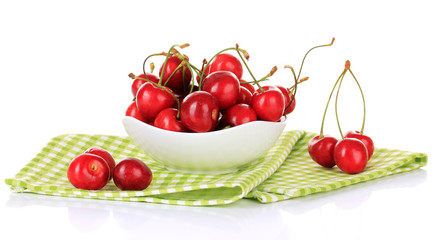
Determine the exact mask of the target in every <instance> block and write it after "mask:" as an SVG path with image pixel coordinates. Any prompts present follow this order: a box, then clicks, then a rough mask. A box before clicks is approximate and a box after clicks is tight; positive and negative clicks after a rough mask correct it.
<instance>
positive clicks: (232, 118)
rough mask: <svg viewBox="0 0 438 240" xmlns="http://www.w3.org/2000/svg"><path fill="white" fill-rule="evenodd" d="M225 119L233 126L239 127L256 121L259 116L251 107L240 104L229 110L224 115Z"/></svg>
mask: <svg viewBox="0 0 438 240" xmlns="http://www.w3.org/2000/svg"><path fill="white" fill-rule="evenodd" d="M224 118H225V120H226V122H228V123H229V124H231V126H238V125H242V124H244V123H249V122H252V121H256V120H257V114H256V112H255V111H254V109H252V108H251V107H250V106H249V105H247V104H242V103H240V104H236V105H233V106H232V107H230V108H228V109H227V110H226V111H225V113H224Z"/></svg>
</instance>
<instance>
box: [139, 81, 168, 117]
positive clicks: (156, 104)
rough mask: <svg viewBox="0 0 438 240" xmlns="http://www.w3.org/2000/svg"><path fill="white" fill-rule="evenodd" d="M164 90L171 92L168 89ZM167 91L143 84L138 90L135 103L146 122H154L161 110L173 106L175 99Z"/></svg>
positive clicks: (149, 84)
mask: <svg viewBox="0 0 438 240" xmlns="http://www.w3.org/2000/svg"><path fill="white" fill-rule="evenodd" d="M166 89H167V91H169V92H172V90H170V89H169V88H166ZM167 91H166V90H164V89H162V88H160V87H158V86H157V85H155V84H152V83H145V84H143V85H142V86H141V87H140V89H138V92H137V97H136V98H135V102H136V104H137V108H138V111H139V112H140V114H141V115H142V116H143V117H144V118H145V119H146V122H152V121H154V119H155V117H156V116H157V115H158V113H159V112H160V111H161V110H163V109H165V108H170V107H172V106H173V105H174V103H175V99H174V98H173V96H172V95H171V94H170V93H169V92H167Z"/></svg>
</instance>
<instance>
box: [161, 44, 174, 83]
mask: <svg viewBox="0 0 438 240" xmlns="http://www.w3.org/2000/svg"><path fill="white" fill-rule="evenodd" d="M176 46H178V45H177V44H174V45H172V47H170V49H169V51H168V52H167V54H166V60H164V63H163V68H162V69H163V70H162V71H161V75H160V80H159V81H158V85H161V84H162V82H163V78H164V72H165V71H166V66H167V60H169V56H170V52H172V49H173V48H174V47H176Z"/></svg>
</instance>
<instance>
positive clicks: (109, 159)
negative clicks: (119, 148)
mask: <svg viewBox="0 0 438 240" xmlns="http://www.w3.org/2000/svg"><path fill="white" fill-rule="evenodd" d="M85 153H90V154H94V155H97V156H99V157H101V158H103V160H105V162H106V163H107V164H108V167H109V169H110V177H109V179H108V180H111V179H112V178H113V174H114V168H115V167H116V161H114V158H113V156H112V155H111V153H109V152H108V151H107V150H105V149H103V148H101V147H90V148H89V149H87V150H86V151H85Z"/></svg>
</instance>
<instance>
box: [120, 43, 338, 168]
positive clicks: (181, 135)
mask: <svg viewBox="0 0 438 240" xmlns="http://www.w3.org/2000/svg"><path fill="white" fill-rule="evenodd" d="M332 43H333V41H332ZM332 43H330V44H327V45H321V46H330V45H332ZM187 46H188V44H183V45H174V46H172V47H171V48H170V50H169V51H168V52H161V53H156V54H151V55H149V56H148V57H147V58H146V59H145V60H144V62H143V73H142V74H140V75H134V74H133V73H131V74H129V77H130V78H131V79H133V82H132V85H131V91H132V94H133V96H134V101H132V102H131V103H130V104H129V106H128V108H127V110H126V114H125V116H124V118H123V125H124V128H125V130H126V132H127V133H128V135H129V137H130V138H131V139H132V141H133V142H134V143H135V144H136V145H137V147H139V148H140V149H141V150H142V151H143V152H145V153H146V154H147V155H148V156H150V157H151V158H152V159H154V160H156V161H157V162H159V163H161V164H163V166H165V167H166V168H168V169H169V170H175V171H179V172H190V173H208V174H221V173H227V172H233V171H237V170H238V169H239V168H241V167H242V166H245V165H247V164H249V163H251V162H252V161H254V160H256V159H258V158H260V157H261V156H263V155H264V154H265V153H266V152H267V151H268V150H269V149H270V148H271V147H272V146H273V145H274V144H275V142H276V140H277V139H278V138H279V136H280V135H281V133H282V132H283V130H284V128H285V126H286V116H287V115H288V114H290V113H292V112H293V110H294V109H295V106H296V99H295V95H296V90H297V85H298V84H299V83H301V82H303V81H305V80H307V79H308V78H307V77H306V78H302V79H300V77H299V75H300V73H301V69H300V72H299V73H298V75H296V74H295V72H294V70H293V68H292V67H290V66H285V68H289V69H290V70H292V73H293V77H294V81H293V83H292V84H291V85H292V86H289V87H283V86H278V85H276V86H272V85H265V86H262V85H261V84H262V82H265V81H268V80H269V78H270V77H271V76H272V75H273V74H274V73H275V71H277V67H276V66H275V67H273V68H272V70H271V71H270V72H269V74H267V75H266V76H264V77H262V78H260V79H257V78H255V77H254V75H253V74H252V72H251V70H250V68H249V67H248V64H247V61H248V60H249V54H248V52H247V51H245V50H244V49H241V48H240V47H239V46H238V45H237V44H236V46H235V47H231V48H226V49H224V50H222V51H220V52H218V53H217V54H215V55H214V56H213V57H212V58H211V59H210V60H209V61H207V60H206V59H204V61H203V62H202V66H201V67H200V68H198V67H196V66H195V65H193V64H192V63H191V62H190V61H189V58H188V57H187V56H186V55H185V54H183V53H181V52H180V51H181V50H182V49H184V48H185V47H187ZM318 47H319V46H318ZM312 49H314V48H312ZM312 49H311V50H312ZM309 51H310V50H309ZM306 55H307V54H306ZM157 56H162V57H164V58H165V59H164V62H163V63H162V65H161V67H160V70H159V73H158V75H155V74H153V71H154V68H155V66H154V64H153V63H150V66H151V67H150V72H146V69H145V66H146V62H147V60H148V59H149V58H150V57H157ZM304 59H305V57H304ZM304 59H303V62H304ZM244 68H246V70H248V72H249V74H250V76H251V77H252V79H251V81H246V80H244V79H242V75H243V70H244Z"/></svg>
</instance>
